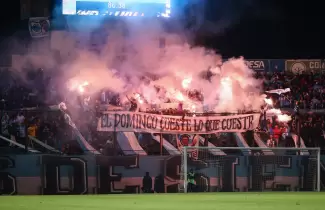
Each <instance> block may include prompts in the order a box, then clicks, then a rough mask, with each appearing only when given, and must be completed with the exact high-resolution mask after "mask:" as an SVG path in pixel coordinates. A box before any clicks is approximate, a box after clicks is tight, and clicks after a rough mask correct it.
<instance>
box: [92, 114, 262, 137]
mask: <svg viewBox="0 0 325 210" xmlns="http://www.w3.org/2000/svg"><path fill="white" fill-rule="evenodd" d="M259 118H260V114H242V115H230V116H202V117H201V116H200V117H187V116H185V117H184V116H172V115H157V114H149V113H141V112H127V111H125V112H124V111H115V112H114V111H109V112H104V113H103V115H102V116H101V118H100V119H99V121H98V125H97V130H98V131H121V132H144V133H178V134H184V133H186V134H208V133H218V132H245V131H246V130H252V129H255V128H256V127H257V126H258V123H259Z"/></svg>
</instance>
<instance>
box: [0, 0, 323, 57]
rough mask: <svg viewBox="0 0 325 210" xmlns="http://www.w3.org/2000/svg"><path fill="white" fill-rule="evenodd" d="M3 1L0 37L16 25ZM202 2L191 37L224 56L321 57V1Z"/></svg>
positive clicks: (14, 10) (14, 4)
mask: <svg viewBox="0 0 325 210" xmlns="http://www.w3.org/2000/svg"><path fill="white" fill-rule="evenodd" d="M35 1H37V0H35ZM202 1H204V0H202ZM3 3H5V4H4V5H5V7H3V6H2V8H1V9H2V13H1V14H0V16H1V18H0V19H1V26H2V27H1V32H0V36H2V37H3V36H8V35H10V34H12V33H13V31H14V30H16V28H17V26H18V25H21V21H20V17H19V14H20V8H19V0H11V1H4V2H3ZM35 4H36V3H35ZM205 5H206V14H205V19H206V23H205V25H204V27H203V29H202V30H200V31H199V33H198V36H197V38H196V41H197V43H198V44H204V45H207V46H209V47H213V48H217V49H218V51H219V52H220V53H221V54H223V55H224V56H226V57H231V56H240V55H244V56H245V57H246V58H252V59H254V58H255V59H258V58H260V59H263V58H264V59H270V58H282V59H285V58H324V55H325V44H324V40H325V32H324V29H323V28H324V27H325V24H324V21H325V18H324V16H325V12H324V10H325V3H324V2H323V1H314V0H309V1H303V0H299V1H293V0H273V1H270V0H246V1H242V0H222V1H219V0H207V1H206V4H205ZM9 11H11V12H9Z"/></svg>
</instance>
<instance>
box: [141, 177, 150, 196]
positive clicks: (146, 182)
mask: <svg viewBox="0 0 325 210" xmlns="http://www.w3.org/2000/svg"><path fill="white" fill-rule="evenodd" d="M142 192H144V193H152V178H151V176H150V175H149V172H146V174H145V176H144V177H143V179H142Z"/></svg>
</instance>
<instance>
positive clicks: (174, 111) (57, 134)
mask: <svg viewBox="0 0 325 210" xmlns="http://www.w3.org/2000/svg"><path fill="white" fill-rule="evenodd" d="M256 77H257V78H260V79H263V81H264V90H265V91H267V90H272V89H284V88H290V89H291V92H289V93H285V94H282V95H277V94H272V95H270V96H271V98H272V100H273V102H274V106H275V107H276V108H281V109H284V110H286V111H288V112H291V111H292V109H293V108H294V106H295V104H296V103H298V104H299V107H300V110H301V113H300V114H299V118H300V120H299V122H301V129H300V133H299V135H300V136H301V137H302V138H303V139H304V142H305V145H306V146H323V142H325V139H324V134H323V131H324V130H325V115H324V114H323V112H322V111H323V110H322V109H323V108H324V109H325V76H323V75H314V74H309V75H307V74H305V75H293V74H287V73H264V72H257V73H256ZM29 79H30V80H31V81H32V84H37V85H29V83H28V82H27V83H26V81H21V80H20V79H19V78H13V77H11V76H10V73H9V72H6V70H2V71H0V108H1V109H0V110H1V114H0V118H1V130H0V132H1V134H2V135H3V136H5V137H6V138H8V139H14V141H16V142H17V143H20V144H22V145H24V144H26V140H25V139H28V138H25V137H26V136H27V135H29V136H32V137H35V138H36V139H40V140H41V141H42V142H43V143H45V144H47V145H49V146H50V147H52V148H55V149H57V150H59V151H63V152H65V153H73V151H71V144H73V142H76V141H71V140H73V139H75V138H76V137H75V134H74V132H73V131H72V129H71V128H70V127H69V126H68V125H67V123H65V122H64V116H63V114H62V113H61V112H60V111H58V110H51V109H48V106H49V105H53V103H54V104H55V103H58V102H59V101H60V99H59V98H57V99H56V100H52V101H51V102H49V101H48V100H44V98H49V97H48V96H49V93H50V92H51V88H50V87H49V85H51V83H50V82H49V81H50V79H49V78H44V75H43V72H42V70H41V69H39V70H37V71H35V72H34V73H33V74H31V76H29ZM22 84H24V85H22ZM323 87H324V88H323ZM193 97H196V98H199V97H200V96H199V95H197V94H194V95H193ZM98 100H100V97H99V98H98ZM51 103H52V104H51ZM179 106H182V105H181V104H180V105H179ZM31 107H33V109H30V108H31ZM131 108H132V106H131ZM133 109H136V105H134V106H133ZM140 111H144V112H149V113H155V114H164V115H188V114H190V113H191V111H189V110H186V109H183V108H182V107H178V108H169V109H164V110H158V109H150V110H148V109H146V110H140ZM88 113H92V112H89V111H88ZM85 116H87V117H85V119H82V118H79V119H78V120H77V122H76V124H77V127H78V128H80V130H81V133H82V134H83V136H85V137H86V138H87V140H89V141H90V142H92V144H93V145H94V148H95V149H97V150H102V149H103V148H104V147H105V146H107V142H108V141H109V140H111V139H112V136H110V137H107V135H103V133H100V132H96V126H95V125H96V121H97V119H98V116H99V115H98V113H96V114H88V115H85ZM22 118H23V119H24V120H21V119H22ZM18 119H20V120H18ZM88 121H91V122H92V123H91V124H92V125H90V124H89V123H88ZM296 122H297V121H296V120H292V121H291V122H289V123H283V122H279V121H277V120H276V119H273V118H270V119H268V122H267V126H266V129H260V130H259V132H263V133H264V134H267V135H264V134H263V135H261V136H263V137H265V136H266V137H267V139H265V142H266V144H267V145H268V146H270V147H272V146H283V140H284V139H286V138H287V137H288V136H289V137H290V134H291V133H296V134H297V125H296ZM13 137H14V138H13ZM27 141H28V145H29V146H33V147H36V148H38V149H40V150H42V149H41V148H39V145H38V144H34V145H33V144H32V143H33V141H31V140H27ZM0 142H1V144H2V145H11V143H3V141H0Z"/></svg>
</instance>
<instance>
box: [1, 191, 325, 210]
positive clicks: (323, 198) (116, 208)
mask: <svg viewBox="0 0 325 210" xmlns="http://www.w3.org/2000/svg"><path fill="white" fill-rule="evenodd" d="M0 209H1V210H18V209H19V210H201V209H202V210H203V209H204V210H254V209H256V210H266V209H268V210H273V209H274V210H299V209H301V210H302V209H303V210H324V209H325V193H312V192H311V193H303V192H294V193H291V192H286V193H281V192H280V193H278V192H271V193H200V194H195V193H191V194H140V195H79V196H74V195H73V196H72V195H67V196H0Z"/></svg>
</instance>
